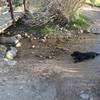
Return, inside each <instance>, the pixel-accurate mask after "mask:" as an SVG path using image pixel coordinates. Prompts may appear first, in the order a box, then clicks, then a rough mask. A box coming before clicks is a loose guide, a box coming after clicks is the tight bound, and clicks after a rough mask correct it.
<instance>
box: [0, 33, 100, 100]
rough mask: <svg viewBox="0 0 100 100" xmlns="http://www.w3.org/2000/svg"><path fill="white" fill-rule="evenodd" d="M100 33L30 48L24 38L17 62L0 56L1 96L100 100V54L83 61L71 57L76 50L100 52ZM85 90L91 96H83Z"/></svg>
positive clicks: (3, 99) (32, 99)
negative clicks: (4, 59) (50, 45)
mask: <svg viewBox="0 0 100 100" xmlns="http://www.w3.org/2000/svg"><path fill="white" fill-rule="evenodd" d="M99 37H100V36H99V35H97V36H96V35H91V34H88V35H87V34H86V35H82V36H80V37H79V38H78V40H77V41H71V42H70V41H69V42H68V41H67V42H65V43H63V44H62V43H61V44H60V43H58V44H57V46H56V47H54V46H52V47H45V46H43V45H42V46H40V47H39V46H37V47H35V48H29V47H30V46H29V43H28V42H29V41H24V43H25V44H26V45H24V46H23V48H19V49H18V56H17V57H16V58H15V59H14V60H15V61H17V63H16V65H14V66H10V65H8V64H7V63H5V62H4V61H3V60H2V59H0V100H100V84H99V83H100V57H99V56H98V57H97V58H95V59H93V60H88V61H84V62H81V63H73V60H72V58H71V57H70V53H71V52H73V51H74V50H80V51H95V52H100V40H99ZM34 43H35V42H34ZM37 45H38V44H37ZM82 91H89V93H90V94H89V95H90V98H88V99H82V98H81V97H80V93H81V92H82Z"/></svg>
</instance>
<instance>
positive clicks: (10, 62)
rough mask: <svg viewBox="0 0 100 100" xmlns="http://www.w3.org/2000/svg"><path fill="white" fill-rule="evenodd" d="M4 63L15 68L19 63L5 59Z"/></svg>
mask: <svg viewBox="0 0 100 100" xmlns="http://www.w3.org/2000/svg"><path fill="white" fill-rule="evenodd" d="M4 61H5V62H6V64H7V65H9V66H14V65H16V63H17V61H15V60H8V59H4Z"/></svg>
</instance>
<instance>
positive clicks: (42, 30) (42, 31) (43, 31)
mask: <svg viewBox="0 0 100 100" xmlns="http://www.w3.org/2000/svg"><path fill="white" fill-rule="evenodd" d="M28 31H29V32H35V33H36V34H37V35H38V36H40V37H41V36H45V35H47V34H49V33H52V32H55V31H56V29H55V27H54V26H53V25H44V26H40V27H31V28H29V29H28Z"/></svg>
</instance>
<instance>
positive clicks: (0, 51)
mask: <svg viewBox="0 0 100 100" xmlns="http://www.w3.org/2000/svg"><path fill="white" fill-rule="evenodd" d="M6 51H7V47H5V46H4V45H0V58H3V57H4V56H5V54H6Z"/></svg>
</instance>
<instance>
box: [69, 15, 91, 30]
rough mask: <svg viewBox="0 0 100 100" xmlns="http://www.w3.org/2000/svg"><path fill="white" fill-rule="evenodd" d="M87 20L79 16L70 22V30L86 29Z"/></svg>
mask: <svg viewBox="0 0 100 100" xmlns="http://www.w3.org/2000/svg"><path fill="white" fill-rule="evenodd" d="M88 20H89V19H88V18H87V17H86V16H84V15H82V14H79V15H78V16H75V17H74V18H73V19H72V20H71V21H70V23H69V25H70V27H71V28H77V29H80V28H87V27H88V26H89V21H88Z"/></svg>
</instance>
